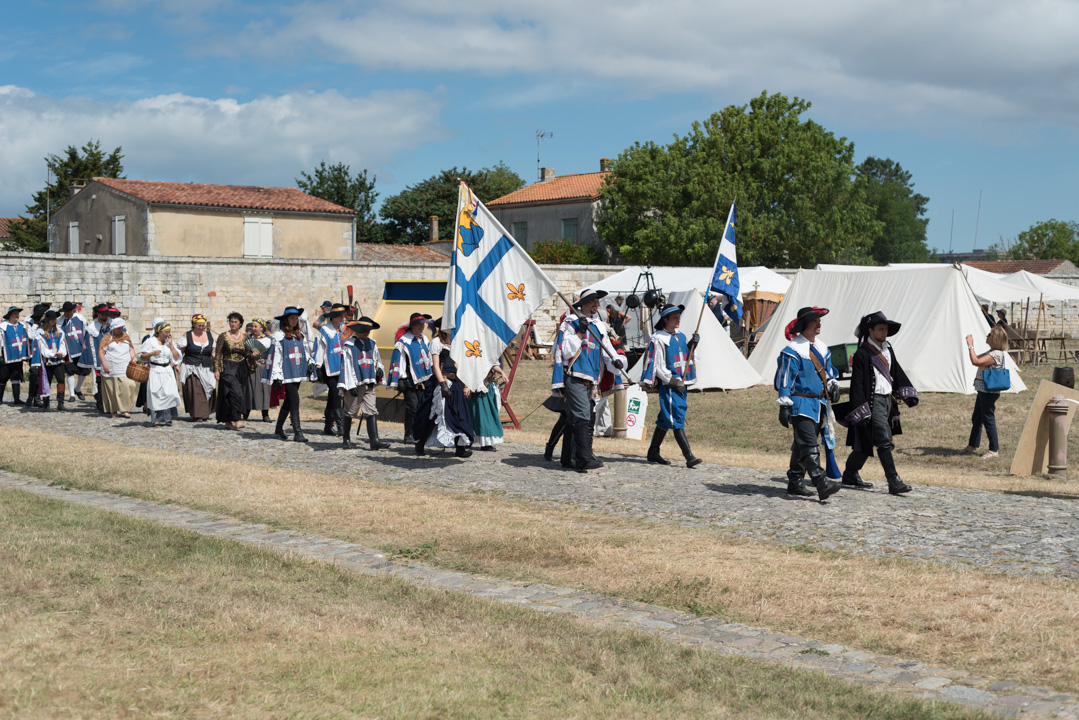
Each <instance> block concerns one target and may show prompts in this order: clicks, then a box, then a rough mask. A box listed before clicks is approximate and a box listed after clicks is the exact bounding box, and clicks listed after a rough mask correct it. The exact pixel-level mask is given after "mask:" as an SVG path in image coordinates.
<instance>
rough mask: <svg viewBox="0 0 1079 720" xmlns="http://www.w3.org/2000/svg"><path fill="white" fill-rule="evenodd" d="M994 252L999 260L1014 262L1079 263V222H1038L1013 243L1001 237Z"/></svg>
mask: <svg viewBox="0 0 1079 720" xmlns="http://www.w3.org/2000/svg"><path fill="white" fill-rule="evenodd" d="M993 251H994V252H996V253H997V255H998V257H1002V258H1007V259H1011V260H1071V261H1072V262H1073V263H1079V223H1077V222H1066V221H1064V220H1057V219H1056V218H1054V219H1052V220H1046V221H1043V222H1040V223H1035V224H1034V225H1031V226H1030V227H1029V228H1027V229H1026V230H1024V231H1023V232H1021V233H1019V236H1018V237H1016V238H1015V239H1014V240H1006V239H1005V238H1003V237H1001V238H1000V242H999V243H997V245H995V246H994V247H993Z"/></svg>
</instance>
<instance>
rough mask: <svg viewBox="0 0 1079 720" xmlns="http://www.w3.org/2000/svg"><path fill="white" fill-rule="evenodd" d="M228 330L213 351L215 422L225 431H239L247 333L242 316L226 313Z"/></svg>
mask: <svg viewBox="0 0 1079 720" xmlns="http://www.w3.org/2000/svg"><path fill="white" fill-rule="evenodd" d="M228 321H229V329H228V330H227V331H226V332H223V333H221V334H220V335H218V336H217V349H216V350H215V351H214V379H215V380H217V421H218V422H219V423H225V427H226V428H227V429H229V430H239V429H240V428H242V427H243V423H242V422H240V421H241V420H243V417H244V384H245V383H246V381H247V347H245V345H244V343H246V342H247V333H245V332H244V331H243V330H242V328H243V326H244V316H243V315H241V314H240V313H238V312H232V313H229V317H228Z"/></svg>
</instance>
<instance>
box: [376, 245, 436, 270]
mask: <svg viewBox="0 0 1079 720" xmlns="http://www.w3.org/2000/svg"><path fill="white" fill-rule="evenodd" d="M356 259H357V260H359V261H361V262H392V261H398V262H400V261H404V262H429V263H440V264H443V265H447V266H448V265H449V263H450V259H449V258H448V257H446V256H445V255H443V254H442V253H440V252H438V251H436V250H432V249H431V248H426V247H423V246H422V245H382V244H380V243H357V244H356Z"/></svg>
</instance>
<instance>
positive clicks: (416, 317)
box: [408, 312, 431, 327]
mask: <svg viewBox="0 0 1079 720" xmlns="http://www.w3.org/2000/svg"><path fill="white" fill-rule="evenodd" d="M430 319H431V316H430V315H424V314H423V313H418V312H414V313H412V315H411V317H409V318H408V326H409V327H412V326H413V325H415V324H416V323H418V322H422V323H427V321H428V320H430Z"/></svg>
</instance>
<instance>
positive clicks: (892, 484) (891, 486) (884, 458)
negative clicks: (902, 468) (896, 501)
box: [877, 448, 914, 495]
mask: <svg viewBox="0 0 1079 720" xmlns="http://www.w3.org/2000/svg"><path fill="white" fill-rule="evenodd" d="M877 455H878V457H880V466H881V467H882V468H884V477H886V478H888V494H890V495H902V494H903V493H909V492H910V491H911V490H913V489H914V488H912V487H911V486H910V485H907V484H906V483H905V482H903V480H902V479H901V478H900V477H899V473H898V472H897V471H896V469H895V458H894V457H892V449H891V448H878V449H877Z"/></svg>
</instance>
